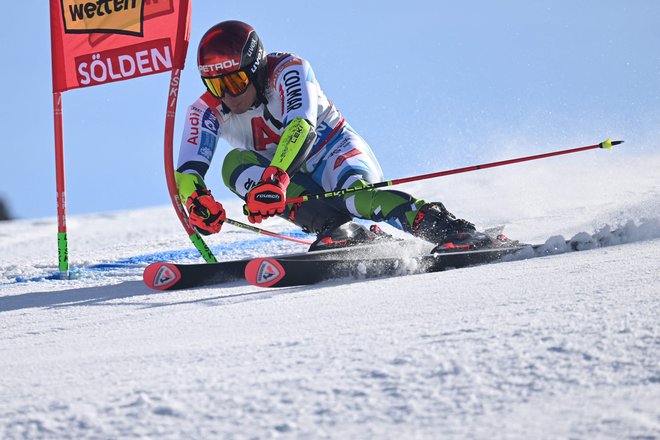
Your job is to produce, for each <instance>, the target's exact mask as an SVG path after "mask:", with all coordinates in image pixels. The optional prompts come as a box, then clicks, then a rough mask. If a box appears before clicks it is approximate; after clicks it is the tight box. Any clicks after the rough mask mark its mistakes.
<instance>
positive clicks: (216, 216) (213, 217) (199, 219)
mask: <svg viewBox="0 0 660 440" xmlns="http://www.w3.org/2000/svg"><path fill="white" fill-rule="evenodd" d="M186 208H188V213H189V215H190V224H191V225H192V226H193V227H194V228H195V229H196V230H197V232H199V233H200V234H202V235H211V234H216V233H218V232H220V229H221V228H222V223H223V222H224V221H225V220H226V219H227V214H226V213H225V210H224V208H223V207H222V203H220V202H216V201H215V199H214V198H213V196H212V195H211V191H209V190H208V189H206V188H202V187H198V188H197V189H196V190H195V192H193V193H192V194H191V195H190V197H188V200H187V201H186Z"/></svg>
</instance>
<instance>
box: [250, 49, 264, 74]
mask: <svg viewBox="0 0 660 440" xmlns="http://www.w3.org/2000/svg"><path fill="white" fill-rule="evenodd" d="M263 52H264V51H263V49H259V55H257V60H256V61H255V62H254V64H252V68H251V69H250V72H252V73H256V72H257V69H258V68H259V64H261V59H262V58H263Z"/></svg>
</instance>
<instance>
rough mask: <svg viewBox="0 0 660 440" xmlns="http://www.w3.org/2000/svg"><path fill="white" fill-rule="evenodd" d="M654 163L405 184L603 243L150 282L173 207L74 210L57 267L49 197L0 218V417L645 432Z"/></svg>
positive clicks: (478, 218) (471, 210) (656, 243)
mask: <svg viewBox="0 0 660 440" xmlns="http://www.w3.org/2000/svg"><path fill="white" fill-rule="evenodd" d="M659 169H660V156H658V155H650V156H644V157H640V156H630V155H625V154H617V153H616V152H612V153H605V152H597V153H594V154H593V155H586V154H585V155H583V156H580V157H573V158H565V159H561V158H557V159H553V160H548V161H544V162H538V163H529V164H526V165H516V166H512V167H509V168H507V169H506V170H505V169H499V170H489V171H481V172H478V173H472V174H470V175H463V176H453V177H449V178H446V179H438V180H435V181H430V182H424V183H423V184H422V183H420V184H418V185H411V186H407V187H405V189H407V190H409V191H411V192H415V193H417V194H420V195H422V196H424V197H426V198H428V199H430V200H441V201H443V202H445V203H446V205H447V206H448V208H449V209H450V210H452V211H454V212H455V213H456V214H457V215H459V216H462V217H465V218H468V219H470V220H472V221H475V222H476V223H477V224H478V225H479V226H481V227H487V226H493V225H498V224H506V225H507V227H506V232H507V233H508V235H509V236H510V237H512V238H516V239H520V240H522V241H527V242H545V241H546V240H548V241H549V244H552V243H558V242H560V241H561V239H558V238H557V236H558V235H562V236H563V237H564V238H571V237H572V236H574V235H576V234H580V235H581V236H583V237H584V236H585V234H588V235H595V236H596V237H597V238H599V239H601V242H602V243H603V244H605V245H607V246H602V247H597V248H595V249H591V250H585V251H582V252H565V253H560V254H559V255H552V256H546V257H538V258H529V259H520V258H518V259H514V260H513V261H507V262H502V263H498V264H493V265H488V266H480V267H473V268H466V269H460V270H452V271H447V272H442V273H435V274H426V275H414V276H407V277H400V278H392V279H374V280H358V281H352V282H347V281H346V280H338V281H331V282H327V283H324V284H319V285H315V286H311V287H296V288H282V289H272V290H262V289H258V288H255V287H252V286H250V285H247V284H246V283H242V282H234V283H231V284H227V285H219V286H213V287H209V288H203V289H196V290H189V291H176V292H153V291H149V290H148V289H147V288H146V287H145V286H144V285H143V284H142V282H141V272H142V269H143V268H144V267H145V266H146V265H147V264H148V263H149V262H151V261H156V260H171V261H191V262H192V261H199V257H198V256H197V255H196V254H195V252H194V251H193V250H192V249H191V245H190V243H189V241H188V239H187V238H186V237H185V234H184V233H183V230H182V228H181V227H180V225H179V224H178V220H177V219H176V216H175V214H174V212H173V210H172V208H171V207H156V208H148V209H143V210H139V211H131V212H113V213H103V214H97V215H88V216H79V217H72V218H70V219H69V222H68V226H69V240H70V249H69V250H70V256H71V261H72V264H73V266H74V267H75V269H76V273H77V275H78V278H77V279H75V280H69V281H58V280H49V279H48V276H49V275H51V274H52V273H53V272H55V270H56V260H57V257H56V227H55V220H54V219H53V218H48V219H40V220H21V221H13V222H6V223H1V224H0V263H1V264H0V268H1V269H0V283H1V284H0V437H2V438H5V439H15V438H71V439H81V438H137V437H139V438H341V439H344V438H365V439H366V438H392V439H399V438H433V439H435V438H461V439H462V438H489V439H490V438H612V439H622V438H637V439H639V438H658V437H660V330H659V329H658V323H659V321H658V317H659V316H660V178H659V177H658V170H659ZM392 177H402V176H392ZM70 191H75V189H74V188H71V189H70ZM226 206H227V208H228V211H229V214H230V216H231V217H232V218H235V219H236V220H242V216H241V215H240V214H239V213H240V204H239V203H237V202H235V201H227V203H226ZM265 226H266V227H268V228H269V229H272V230H276V231H280V232H285V233H290V234H296V232H295V230H294V229H292V227H291V226H290V225H288V224H287V223H285V222H283V221H279V220H274V221H270V222H267V223H265ZM618 228H620V229H619V231H620V233H619V234H616V235H615V234H611V233H610V231H611V230H615V229H618ZM298 236H301V235H298ZM208 242H209V244H210V245H211V246H212V248H213V250H214V252H215V253H216V255H217V256H218V257H219V258H220V259H229V258H241V257H245V256H250V255H266V254H271V253H280V252H291V251H300V250H302V249H303V247H302V246H300V245H296V244H291V243H288V242H282V241H278V240H274V239H270V238H262V237H261V236H256V235H254V234H251V233H249V232H246V231H243V230H240V229H236V228H233V227H229V226H226V227H225V228H224V229H223V231H222V233H221V234H219V235H217V236H214V237H211V238H209V239H208ZM560 251H561V250H560Z"/></svg>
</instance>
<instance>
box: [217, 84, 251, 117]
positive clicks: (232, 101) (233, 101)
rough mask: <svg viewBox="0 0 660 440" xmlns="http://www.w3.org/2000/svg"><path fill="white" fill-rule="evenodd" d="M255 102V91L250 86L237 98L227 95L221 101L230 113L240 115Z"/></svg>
mask: <svg viewBox="0 0 660 440" xmlns="http://www.w3.org/2000/svg"><path fill="white" fill-rule="evenodd" d="M256 100H257V91H256V89H255V88H254V86H253V85H252V84H250V86H249V87H248V88H247V90H246V91H245V93H243V94H241V95H238V96H231V95H227V96H225V98H224V99H223V102H224V104H225V105H226V106H227V107H228V108H229V110H231V112H232V113H234V114H237V115H240V114H241V113H245V112H246V111H248V110H249V109H250V108H251V107H252V106H253V105H254V103H255V101H256Z"/></svg>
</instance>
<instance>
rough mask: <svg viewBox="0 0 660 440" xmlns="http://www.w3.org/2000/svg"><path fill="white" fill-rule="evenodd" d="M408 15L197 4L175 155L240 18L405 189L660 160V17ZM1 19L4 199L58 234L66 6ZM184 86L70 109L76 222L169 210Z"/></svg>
mask: <svg viewBox="0 0 660 440" xmlns="http://www.w3.org/2000/svg"><path fill="white" fill-rule="evenodd" d="M401 5H402V3H400V2H382V1H360V2H356V1H355V0H351V1H349V0H338V1H334V2H323V3H320V2H309V1H297V0H290V1H288V2H285V3H282V2H270V1H268V2H267V1H263V2H262V1H253V2H247V3H245V2H220V1H208V0H207V1H199V0H194V1H193V17H192V33H191V44H190V50H189V53H188V58H187V64H186V70H185V71H184V74H183V83H182V87H181V90H180V99H179V114H178V115H179V117H178V118H177V132H176V135H175V146H178V143H179V136H180V129H181V125H182V124H181V122H182V120H181V115H182V114H183V112H184V109H185V106H186V105H187V104H188V103H190V102H192V101H193V100H194V99H196V97H197V96H198V95H199V94H200V93H201V92H202V90H203V85H202V83H201V81H200V80H199V78H198V76H197V72H196V68H195V53H196V49H197V43H198V41H199V38H200V37H201V35H202V34H203V33H204V32H205V31H206V29H208V28H209V27H210V26H212V25H213V24H215V23H217V22H219V21H222V20H225V19H240V20H243V21H246V22H249V23H250V24H252V25H253V26H254V27H255V28H256V29H257V32H258V33H259V34H260V36H261V38H262V39H263V40H264V43H265V45H266V49H267V51H277V50H280V51H292V52H296V53H298V54H299V55H301V56H303V57H305V58H307V59H308V60H309V61H310V62H311V63H312V66H313V68H314V70H315V73H316V76H317V79H318V80H319V82H320V83H321V86H322V87H323V89H324V90H325V92H326V94H327V95H328V96H329V97H330V99H332V100H333V101H334V102H335V104H336V106H337V107H338V108H339V109H340V111H341V112H342V113H343V114H344V116H345V117H346V119H347V120H348V121H349V122H350V123H351V125H352V126H353V127H354V128H355V129H357V130H358V132H360V133H361V135H362V136H363V137H364V138H365V139H366V140H367V141H368V142H369V143H370V144H371V146H372V148H373V149H374V150H375V152H376V155H377V156H378V157H379V159H380V161H381V165H382V167H383V169H384V172H385V175H386V177H387V178H389V179H391V178H398V177H404V176H408V175H412V174H418V173H426V172H432V171H439V170H443V169H446V168H449V167H455V166H464V165H471V164H475V163H483V162H486V161H490V160H495V159H500V158H505V157H511V155H514V154H523V155H528V154H536V153H539V152H542V151H545V150H547V149H548V148H552V149H555V148H556V149H560V148H569V147H573V146H581V145H588V144H593V143H596V142H599V141H601V140H602V139H604V138H605V137H607V136H612V137H613V138H623V139H626V147H625V148H626V149H625V151H622V154H654V152H655V151H657V146H658V141H657V139H658V136H660V30H658V23H660V2H657V1H655V0H646V1H640V0H632V1H626V2H622V1H596V0H588V1H580V2H575V1H528V0H527V1H524V0H520V1H512V0H509V1H499V2H492V1H486V0H484V1H471V2H447V1H421V0H419V1H418V0H410V1H407V2H405V8H402V6H401ZM0 20H2V23H1V26H0V35H1V37H2V39H1V41H2V45H3V69H2V80H3V81H2V84H3V85H4V91H3V98H4V103H3V104H4V105H3V107H4V109H5V110H4V112H3V117H2V118H1V119H0V121H1V124H2V133H3V134H2V136H3V139H4V142H3V147H2V153H3V154H2V164H3V166H2V170H1V172H0V197H3V198H4V199H5V201H6V202H7V203H8V205H9V209H10V211H11V212H12V213H13V214H14V215H15V216H16V217H19V218H34V217H52V216H54V215H55V209H56V205H55V172H54V147H53V123H52V119H53V117H52V89H51V76H50V71H51V67H50V34H49V21H48V20H49V18H48V5H47V3H46V2H39V7H35V5H34V4H33V2H9V3H8V4H7V5H6V6H5V10H4V14H2V18H1V19H0ZM28 21H29V22H31V23H32V24H31V25H30V26H29V27H28V26H27V25H26V23H27V22H28ZM168 79H169V74H164V75H157V76H149V77H144V78H139V79H135V80H131V81H125V82H119V83H114V84H108V85H104V86H100V87H94V88H88V89H80V90H74V91H69V92H66V93H65V94H64V139H65V152H66V176H67V209H68V213H69V215H72V214H83V213H91V212H103V211H115V210H124V209H133V208H139V207H145V206H153V205H162V204H167V203H169V198H168V194H167V189H166V184H165V178H164V175H163V128H164V116H165V102H166V94H167V87H168ZM227 150H228V146H227V145H226V144H224V143H223V145H220V146H219V148H218V149H217V152H216V159H215V162H214V163H213V165H212V168H211V170H210V172H209V173H210V174H209V177H208V179H207V181H208V183H209V185H210V187H211V188H212V189H213V190H214V194H216V196H218V197H219V198H229V197H232V196H231V195H230V193H229V192H228V191H227V190H225V189H223V188H222V182H221V178H220V165H221V160H222V156H223V155H224V153H225V152H226V151H227ZM576 160H580V159H579V158H577V157H576ZM512 172H514V171H513V170H512ZM429 185H442V183H441V182H440V181H433V182H432V183H431V182H430V183H429ZM173 215H174V213H173ZM230 216H232V217H234V218H236V219H240V218H241V215H240V213H233V214H232V213H230Z"/></svg>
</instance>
